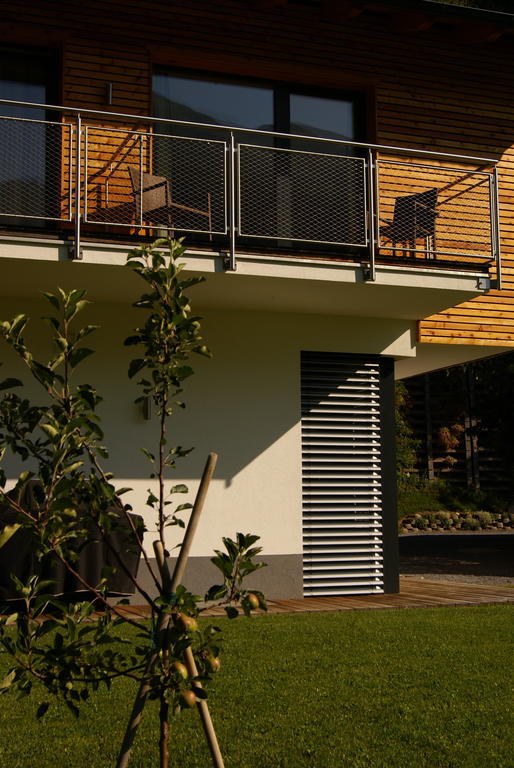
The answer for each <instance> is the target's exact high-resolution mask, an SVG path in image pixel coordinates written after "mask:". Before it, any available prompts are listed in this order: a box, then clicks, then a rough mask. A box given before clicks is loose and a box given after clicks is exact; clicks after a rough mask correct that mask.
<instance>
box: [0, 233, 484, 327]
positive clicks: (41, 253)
mask: <svg viewBox="0 0 514 768" xmlns="http://www.w3.org/2000/svg"><path fill="white" fill-rule="evenodd" d="M81 248H82V260H80V261H72V260H70V258H69V243H67V242H66V241H63V240H54V239H52V238H22V237H16V238H14V237H6V236H0V284H1V289H0V290H1V293H2V294H3V295H11V296H18V295H20V296H34V295H37V294H38V292H39V291H41V290H45V289H49V288H53V287H55V285H60V286H62V287H63V288H67V287H83V288H86V289H87V290H88V292H89V295H90V298H92V299H95V300H97V301H109V302H121V301H127V300H130V299H132V298H134V297H135V296H136V295H137V293H138V291H139V290H140V286H139V280H138V279H137V278H136V276H135V275H133V274H132V272H131V271H130V270H129V269H124V268H123V264H124V262H125V259H126V254H127V252H128V250H129V248H130V246H129V245H128V244H114V243H107V242H99V241H98V242H89V241H82V247H81ZM185 263H186V269H187V271H188V272H190V273H201V274H204V275H206V276H207V278H208V279H207V281H206V282H205V283H203V284H201V285H199V286H197V287H195V288H194V292H195V298H196V303H197V305H198V306H200V307H227V308H232V309H242V310H246V309H253V310H264V311H277V312H293V313H317V314H328V315H346V316H355V317H389V318H398V319H400V318H401V319H408V320H418V319H421V318H423V317H426V316H428V315H430V314H433V313H435V312H438V311H440V310H442V309H445V308H447V307H450V306H453V305H455V304H458V303H460V302H463V301H466V300H468V299H470V298H472V297H474V296H478V295H480V294H482V293H484V291H485V290H486V289H487V288H488V287H489V281H488V279H487V278H485V277H484V276H483V275H481V274H480V273H479V272H476V271H469V270H467V271H464V270H460V271H457V270H455V269H453V270H450V269H443V268H441V267H439V268H435V267H434V265H433V264H432V265H431V266H430V268H425V267H424V263H423V262H421V261H418V262H416V263H414V264H411V265H410V266H406V265H397V266H393V265H385V264H384V265H381V264H379V265H377V268H376V279H375V281H373V282H369V281H367V280H366V277H367V274H366V270H365V269H363V268H362V266H361V265H360V264H358V263H356V262H351V261H341V260H338V261H334V260H330V259H321V258H306V257H297V256H295V255H290V256H287V257H286V256H282V257H280V258H277V257H276V256H273V255H265V254H261V253H253V254H251V253H248V252H247V253H238V254H237V270H236V271H229V272H227V271H226V270H225V269H224V254H222V253H219V252H213V251H208V250H198V249H196V250H193V249H189V250H188V251H187V252H186V256H185Z"/></svg>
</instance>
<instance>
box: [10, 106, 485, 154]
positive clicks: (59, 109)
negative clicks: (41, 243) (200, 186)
mask: <svg viewBox="0 0 514 768" xmlns="http://www.w3.org/2000/svg"><path fill="white" fill-rule="evenodd" d="M0 104H5V105H6V106H11V107H31V108H36V109H44V110H48V111H54V112H66V113H71V114H73V115H79V114H80V115H97V116H102V117H115V118H119V119H123V120H143V121H144V122H150V123H166V124H171V125H183V126H188V127H196V128H199V127H200V128H209V129H212V130H218V131H219V130H223V131H227V132H231V131H232V132H235V133H250V134H258V135H261V136H276V137H278V138H282V139H293V140H294V139H297V140H298V139H301V140H302V141H321V142H323V143H325V144H337V145H341V146H350V147H359V148H362V149H374V150H376V151H378V152H393V153H396V152H399V153H402V154H403V153H405V154H409V155H416V156H417V157H438V158H441V159H445V160H449V159H453V160H463V161H466V162H473V163H480V164H482V165H496V164H497V163H498V158H492V157H475V156H473V155H456V154H452V153H451V152H434V151H433V150H429V149H412V148H410V147H399V146H391V145H388V144H370V143H366V142H363V141H350V140H349V139H348V140H346V139H328V138H322V137H320V136H305V135H303V134H297V133H284V132H281V131H263V130H258V129H255V130H254V129H253V128H240V127H238V126H230V125H217V124H215V123H195V122H192V121H189V120H172V119H171V118H166V117H153V116H150V115H131V114H127V113H125V112H106V111H104V110H99V109H77V108H76V107H63V106H57V105H55V104H37V103H35V102H31V101H12V100H9V99H0ZM13 119H14V120H16V119H23V118H13Z"/></svg>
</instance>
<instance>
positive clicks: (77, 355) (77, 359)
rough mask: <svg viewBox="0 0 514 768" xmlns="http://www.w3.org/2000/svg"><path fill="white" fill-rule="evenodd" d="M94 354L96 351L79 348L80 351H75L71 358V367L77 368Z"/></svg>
mask: <svg viewBox="0 0 514 768" xmlns="http://www.w3.org/2000/svg"><path fill="white" fill-rule="evenodd" d="M93 354H94V350H93V349H88V348H87V347H79V349H74V350H73V352H72V353H71V354H70V357H69V361H70V365H71V367H72V368H76V367H77V365H78V364H79V363H81V362H82V361H83V360H85V359H86V357H89V356H90V355H93Z"/></svg>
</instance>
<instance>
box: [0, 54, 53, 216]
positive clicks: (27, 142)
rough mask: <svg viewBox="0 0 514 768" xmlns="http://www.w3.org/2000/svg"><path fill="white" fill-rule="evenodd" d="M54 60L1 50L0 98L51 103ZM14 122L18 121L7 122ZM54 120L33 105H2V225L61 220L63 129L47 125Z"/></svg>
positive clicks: (0, 202) (0, 210)
mask: <svg viewBox="0 0 514 768" xmlns="http://www.w3.org/2000/svg"><path fill="white" fill-rule="evenodd" d="M54 72H55V67H54V60H53V56H52V55H51V54H49V53H48V52H46V51H37V50H31V49H19V48H16V49H12V48H0V98H2V99H10V100H13V101H27V102H32V103H36V104H37V103H41V104H45V103H49V102H51V101H53V87H52V86H53V79H54V77H53V76H54ZM7 118H17V119H7ZM48 120H50V121H56V122H57V121H58V116H57V115H55V116H52V115H51V114H47V112H46V110H45V109H43V108H41V109H38V108H31V107H12V106H9V105H6V104H0V215H1V214H4V215H3V216H1V222H2V223H3V224H11V225H12V224H18V223H20V222H22V223H23V224H24V226H25V225H26V224H27V223H29V222H27V221H26V220H25V219H24V218H20V217H24V216H26V217H35V218H43V219H44V218H59V217H60V216H61V207H60V190H59V169H60V161H61V137H62V130H61V128H60V127H59V126H56V125H49V124H48V123H47V122H45V121H48Z"/></svg>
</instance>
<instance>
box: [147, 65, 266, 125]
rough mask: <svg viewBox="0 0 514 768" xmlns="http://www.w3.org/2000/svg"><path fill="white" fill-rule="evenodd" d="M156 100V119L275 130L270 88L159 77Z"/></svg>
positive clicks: (154, 87)
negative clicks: (162, 118)
mask: <svg viewBox="0 0 514 768" xmlns="http://www.w3.org/2000/svg"><path fill="white" fill-rule="evenodd" d="M153 99H154V115H155V116H156V117H165V118H172V119H174V120H188V121H191V122H194V123H214V124H215V125H234V126H238V127H241V128H254V129H260V130H268V131H269V130H273V91H272V90H271V89H270V88H257V87H254V86H250V85H241V84H238V83H220V82H215V81H212V80H195V79H193V78H189V77H173V76H170V75H167V74H165V73H157V74H155V75H154V80H153Z"/></svg>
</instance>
